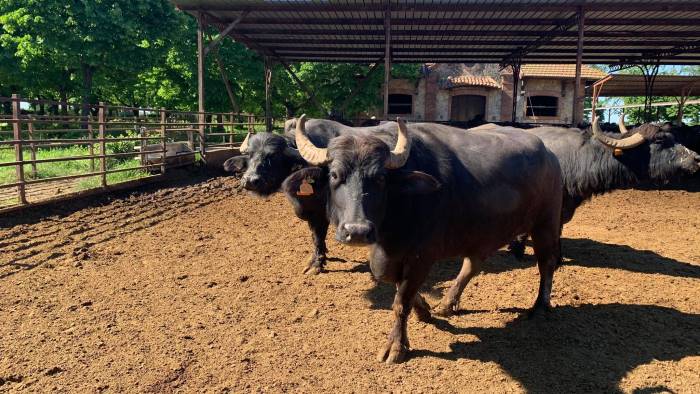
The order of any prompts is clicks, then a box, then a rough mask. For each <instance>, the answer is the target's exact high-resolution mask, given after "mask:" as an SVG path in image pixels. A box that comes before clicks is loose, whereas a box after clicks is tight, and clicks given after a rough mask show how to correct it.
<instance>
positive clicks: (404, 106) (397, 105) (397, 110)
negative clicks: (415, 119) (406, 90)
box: [389, 94, 413, 115]
mask: <svg viewBox="0 0 700 394" xmlns="http://www.w3.org/2000/svg"><path fill="white" fill-rule="evenodd" d="M411 112H413V96H412V95H410V94H390V95H389V113H390V114H398V115H405V114H410V113H411Z"/></svg>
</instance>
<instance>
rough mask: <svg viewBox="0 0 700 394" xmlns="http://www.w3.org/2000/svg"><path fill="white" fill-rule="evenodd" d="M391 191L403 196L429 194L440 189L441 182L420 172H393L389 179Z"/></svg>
mask: <svg viewBox="0 0 700 394" xmlns="http://www.w3.org/2000/svg"><path fill="white" fill-rule="evenodd" d="M387 182H388V185H389V190H390V191H392V192H394V193H401V194H429V193H432V192H434V191H437V190H438V189H440V182H438V180H437V179H435V178H434V177H433V176H432V175H429V174H426V173H425V172H420V171H405V170H399V171H392V172H390V173H389V176H388V177H387Z"/></svg>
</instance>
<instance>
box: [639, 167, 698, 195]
mask: <svg viewBox="0 0 700 394" xmlns="http://www.w3.org/2000/svg"><path fill="white" fill-rule="evenodd" d="M635 189H637V190H647V191H652V190H685V191H687V192H700V172H696V173H695V175H693V176H691V177H685V178H683V179H681V180H680V181H677V182H671V183H669V184H667V185H653V184H650V185H639V186H636V187H635Z"/></svg>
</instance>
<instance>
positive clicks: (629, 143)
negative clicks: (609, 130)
mask: <svg viewBox="0 0 700 394" xmlns="http://www.w3.org/2000/svg"><path fill="white" fill-rule="evenodd" d="M592 128H593V136H595V138H596V139H597V140H598V141H600V142H602V143H603V145H607V146H609V147H611V148H620V149H630V148H634V147H635V146H639V145H641V144H643V143H644V137H643V136H641V135H640V134H638V133H634V134H632V135H631V136H629V137H625V138H621V139H619V140H618V139H615V138H610V137H608V136H607V135H605V134H603V132H602V131H601V130H600V126H599V125H598V118H595V120H593V125H592Z"/></svg>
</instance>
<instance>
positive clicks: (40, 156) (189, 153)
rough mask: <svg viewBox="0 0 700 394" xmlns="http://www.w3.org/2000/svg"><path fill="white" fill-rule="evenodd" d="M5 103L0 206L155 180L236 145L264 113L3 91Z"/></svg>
mask: <svg viewBox="0 0 700 394" xmlns="http://www.w3.org/2000/svg"><path fill="white" fill-rule="evenodd" d="M0 103H9V104H10V105H11V113H10V114H2V115H0V211H1V210H6V209H8V208H13V207H17V206H25V205H31V204H33V203H37V202H41V201H44V200H47V199H54V198H56V197H58V196H61V195H68V194H74V193H76V192H79V191H83V190H88V189H96V188H107V187H109V186H112V185H116V184H119V183H123V182H129V181H133V180H134V179H139V178H141V179H143V178H148V179H156V178H159V177H162V176H164V175H165V174H166V172H167V171H168V170H169V169H172V168H174V167H179V166H183V165H188V164H193V163H194V162H195V161H200V160H202V161H206V160H207V159H208V158H209V156H210V155H211V156H213V155H214V154H216V153H217V152H218V153H221V151H222V150H233V149H236V148H237V147H238V146H239V145H240V141H241V140H242V139H243V137H244V136H245V134H246V133H248V132H255V131H259V130H263V129H264V127H265V121H264V119H263V118H260V117H256V116H254V115H251V114H246V113H222V112H206V113H204V114H201V113H199V112H196V111H193V112H187V111H174V110H167V109H165V108H136V107H125V106H117V105H109V104H105V103H99V104H98V105H91V106H88V107H82V106H79V105H71V104H67V103H64V102H55V101H50V100H27V99H23V98H21V97H20V96H18V95H13V96H12V97H0ZM45 106H49V109H50V112H49V113H47V112H44V111H43V108H45ZM32 107H34V108H37V107H38V108H41V109H40V110H35V111H32V110H31V108H32ZM201 115H204V116H203V117H202V116H201ZM224 153H225V152H224ZM13 168H14V171H13ZM114 174H122V175H121V176H116V175H114Z"/></svg>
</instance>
